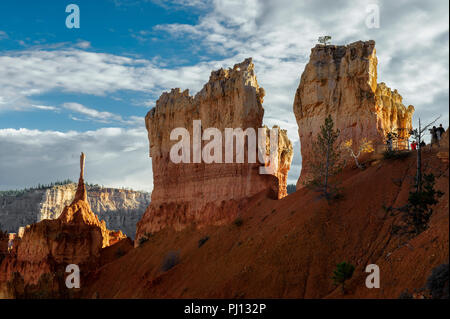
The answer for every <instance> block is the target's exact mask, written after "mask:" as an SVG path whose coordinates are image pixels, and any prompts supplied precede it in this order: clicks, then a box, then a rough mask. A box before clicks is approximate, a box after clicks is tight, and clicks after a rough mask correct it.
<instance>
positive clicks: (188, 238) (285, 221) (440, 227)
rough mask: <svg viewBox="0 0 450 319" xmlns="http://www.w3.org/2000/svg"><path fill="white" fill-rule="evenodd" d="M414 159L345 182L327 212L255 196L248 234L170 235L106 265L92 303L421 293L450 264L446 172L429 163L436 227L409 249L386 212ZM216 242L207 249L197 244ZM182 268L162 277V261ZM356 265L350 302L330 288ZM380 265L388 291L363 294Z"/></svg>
mask: <svg viewBox="0 0 450 319" xmlns="http://www.w3.org/2000/svg"><path fill="white" fill-rule="evenodd" d="M415 161H416V158H415V154H411V156H410V157H409V158H406V159H403V160H384V161H381V162H380V163H378V164H375V165H372V166H370V167H369V168H367V169H366V170H364V171H360V170H357V169H349V170H347V171H345V172H343V173H342V174H341V175H340V176H339V180H340V181H341V182H342V184H341V187H342V189H343V198H342V199H340V200H338V201H336V202H334V203H332V204H331V205H329V204H328V203H327V201H326V200H324V199H318V197H317V193H315V192H313V191H309V190H306V189H304V190H300V191H298V192H296V193H294V194H292V195H289V196H287V197H286V198H284V199H282V200H278V201H277V200H271V199H267V198H266V197H265V196H264V195H262V194H261V195H257V196H255V197H254V198H253V199H252V201H251V205H250V208H249V209H248V210H246V211H245V212H242V215H241V216H242V221H243V223H242V225H241V226H237V225H236V224H230V225H226V226H220V227H206V228H203V229H201V230H196V229H194V227H192V228H190V229H186V230H183V231H180V232H175V231H172V230H164V231H161V232H158V233H156V234H154V235H153V236H151V237H150V239H149V240H148V241H147V242H145V243H143V244H142V245H141V246H140V247H138V248H134V249H132V250H130V251H129V252H128V253H127V254H126V255H125V256H123V257H122V258H120V259H118V260H116V261H113V262H111V263H109V264H106V265H105V266H103V267H102V268H100V269H98V270H97V271H96V272H95V273H92V274H91V275H90V276H89V277H88V280H86V281H85V282H83V283H82V289H81V292H82V295H83V297H85V298H91V297H94V296H95V297H100V298H343V297H344V298H398V296H399V295H400V294H401V293H402V292H403V291H404V290H405V289H407V288H408V289H409V290H410V291H411V290H412V289H413V288H421V287H423V286H424V284H425V282H426V278H427V277H428V276H429V274H430V273H431V270H432V269H433V268H434V267H435V266H437V265H440V264H442V263H448V260H449V255H448V254H449V237H448V235H449V230H448V229H449V219H448V186H449V185H448V174H449V171H448V164H444V163H442V162H441V161H440V160H439V159H438V158H437V157H436V153H435V152H433V153H430V152H428V151H426V152H425V154H424V166H425V167H426V170H427V171H428V172H430V171H432V172H433V173H434V174H435V176H437V183H436V187H437V188H438V189H439V190H441V191H443V192H444V193H445V195H444V196H443V197H441V199H440V202H439V204H438V205H437V207H436V208H435V212H434V214H433V216H432V220H431V223H430V228H429V229H428V230H426V231H425V232H423V233H422V234H420V235H419V236H417V237H416V238H414V239H412V240H408V239H406V238H404V237H399V236H398V235H393V234H391V231H390V229H391V226H392V224H393V223H394V221H395V220H396V219H398V217H392V216H390V214H389V213H387V212H386V211H385V210H384V209H383V208H382V206H383V204H384V205H386V206H389V205H393V206H395V207H398V206H401V205H404V204H405V203H406V199H407V196H408V192H409V190H410V187H411V184H412V181H413V176H414V169H415ZM204 236H209V240H208V241H206V242H205V243H204V245H203V246H201V247H200V248H199V247H198V241H199V240H200V239H201V238H202V237H204ZM170 251H179V253H180V262H179V263H178V264H177V265H176V266H175V267H173V268H172V269H170V270H168V271H165V272H164V271H162V269H161V265H162V264H163V261H164V258H165V256H166V255H167V254H168V253H169V252H170ZM342 261H347V262H350V263H352V264H354V265H355V266H356V270H355V273H354V275H353V278H352V279H351V280H350V281H349V282H348V284H347V293H346V294H345V295H343V294H342V292H341V290H340V289H338V288H336V287H335V286H333V282H332V280H331V276H332V272H333V270H334V268H335V266H336V264H337V263H339V262H342ZM372 263H374V264H377V265H378V266H379V267H380V271H381V276H380V277H381V288H380V289H368V288H366V286H365V279H366V276H367V274H366V273H365V272H364V270H365V267H366V265H368V264H372Z"/></svg>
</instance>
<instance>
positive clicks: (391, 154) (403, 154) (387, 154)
mask: <svg viewBox="0 0 450 319" xmlns="http://www.w3.org/2000/svg"><path fill="white" fill-rule="evenodd" d="M410 155H411V152H410V151H396V150H386V151H384V152H383V158H384V159H387V160H391V159H392V160H397V159H404V158H407V157H409V156H410Z"/></svg>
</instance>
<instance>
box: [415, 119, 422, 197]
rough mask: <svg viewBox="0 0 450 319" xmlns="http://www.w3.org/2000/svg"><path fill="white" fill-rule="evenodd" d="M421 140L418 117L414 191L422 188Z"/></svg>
mask: <svg viewBox="0 0 450 319" xmlns="http://www.w3.org/2000/svg"><path fill="white" fill-rule="evenodd" d="M421 142H422V139H421V126H420V119H419V147H418V148H417V173H416V183H417V185H416V191H417V192H420V191H421V190H422V145H421V144H420V143H421Z"/></svg>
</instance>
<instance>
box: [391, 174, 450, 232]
mask: <svg viewBox="0 0 450 319" xmlns="http://www.w3.org/2000/svg"><path fill="white" fill-rule="evenodd" d="M422 183H423V185H422V187H421V189H420V190H417V188H415V189H414V190H413V191H411V192H409V196H408V203H407V204H406V205H405V206H403V207H400V208H393V207H387V208H385V209H386V211H388V212H389V211H390V212H391V215H393V216H395V215H396V214H395V213H394V212H399V213H400V214H401V220H402V222H403V224H402V225H393V228H392V232H393V233H399V234H414V235H418V234H420V233H421V232H423V231H424V230H426V229H427V228H428V223H429V221H430V218H431V215H432V214H433V207H432V206H434V205H435V204H437V203H438V199H439V197H441V196H443V195H444V193H442V192H441V191H439V190H436V189H435V188H434V185H435V177H434V175H433V174H431V173H430V174H424V175H423V181H422Z"/></svg>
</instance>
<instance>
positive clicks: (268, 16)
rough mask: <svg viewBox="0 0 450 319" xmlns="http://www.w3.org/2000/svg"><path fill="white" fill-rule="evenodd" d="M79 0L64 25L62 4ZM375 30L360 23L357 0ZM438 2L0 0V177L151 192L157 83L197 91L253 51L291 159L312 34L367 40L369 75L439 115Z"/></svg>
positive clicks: (442, 33)
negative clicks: (375, 14) (374, 61)
mask: <svg viewBox="0 0 450 319" xmlns="http://www.w3.org/2000/svg"><path fill="white" fill-rule="evenodd" d="M70 3H75V4H77V5H78V6H79V8H80V24H81V27H80V29H68V28H67V27H66V26H65V20H66V17H67V15H68V13H66V12H65V8H66V6H67V5H68V4H70ZM371 4H377V5H378V6H379V8H380V28H372V29H370V28H367V26H366V24H365V19H366V17H367V11H366V10H367V7H368V5H371ZM448 20H449V16H448V1H446V0H432V1H426V2H424V1H420V0H408V1H407V0H399V1H395V2H393V1H381V0H380V1H376V0H366V1H364V0H363V1H350V0H348V1H347V0H337V1H331V0H330V1H326V0H319V1H308V0H304V1H290V0H280V1H270V0H248V1H245V2H243V1H238V0H228V1H222V0H204V1H203V0H193V1H188V0H171V1H162V0H142V1H138V0H95V1H92V0H90V1H89V0H73V1H51V0H42V1H31V0H28V1H25V0H16V1H1V2H0V189H14V188H21V187H25V186H32V185H37V184H38V183H41V184H42V183H48V182H51V181H55V180H58V179H59V180H62V179H65V178H72V179H74V178H76V176H77V174H78V172H77V170H78V168H77V161H78V156H79V153H80V152H81V151H84V152H85V153H86V154H87V162H86V165H87V167H86V175H87V179H88V181H89V182H93V183H99V184H104V185H108V186H114V187H122V186H124V187H132V188H135V189H143V190H151V188H152V185H153V180H152V173H151V159H150V158H149V157H148V140H147V132H146V130H145V127H144V116H145V114H146V113H147V112H148V110H149V109H150V108H151V107H152V106H153V105H154V103H155V101H156V100H157V98H158V97H159V95H160V94H161V93H162V92H163V91H167V90H170V89H171V88H173V87H180V88H182V89H185V88H189V89H190V92H191V94H194V93H195V92H197V91H198V90H199V89H200V88H201V87H202V85H203V84H204V83H205V82H206V81H207V80H208V78H209V74H210V72H211V71H212V70H214V69H218V68H220V67H230V66H232V65H234V64H235V63H238V62H241V61H242V60H244V59H245V58H247V57H253V61H254V63H255V71H256V75H257V78H258V82H259V84H260V85H261V86H262V87H264V89H265V91H266V97H265V101H264V108H265V117H264V122H265V124H268V125H269V126H271V125H274V124H278V125H280V126H281V127H282V128H286V129H287V130H288V135H289V137H290V138H291V140H292V141H293V142H294V148H295V150H294V151H295V156H294V161H293V165H292V168H291V171H290V174H289V182H291V183H295V181H296V179H297V178H298V176H299V173H300V169H301V157H300V149H299V148H300V145H299V141H298V134H297V124H296V121H295V117H294V114H293V112H292V103H293V100H294V94H295V90H296V88H297V86H298V83H299V80H300V76H301V73H302V72H303V69H304V66H305V64H306V63H307V61H308V57H309V53H310V49H311V48H312V47H313V46H314V45H315V44H316V43H317V37H318V36H321V35H323V34H330V35H331V36H332V37H333V39H332V42H333V43H335V44H347V43H351V42H354V41H358V40H369V39H373V40H375V41H376V43H377V44H376V48H377V55H378V82H385V83H386V84H387V85H388V86H389V87H391V88H392V89H394V88H395V89H398V91H399V93H400V94H401V95H402V96H403V98H404V100H403V101H404V104H405V105H409V104H413V105H414V106H415V108H416V114H415V117H414V121H415V122H417V119H418V117H421V118H422V120H424V121H426V120H429V119H432V118H434V117H435V116H437V115H439V114H442V118H441V121H440V122H442V123H443V124H444V126H448V69H449V65H448V57H449V55H448V54H449V49H448V47H449V44H448V37H449V34H448V29H449V27H448V25H449V21H448Z"/></svg>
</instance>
